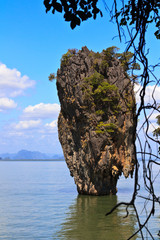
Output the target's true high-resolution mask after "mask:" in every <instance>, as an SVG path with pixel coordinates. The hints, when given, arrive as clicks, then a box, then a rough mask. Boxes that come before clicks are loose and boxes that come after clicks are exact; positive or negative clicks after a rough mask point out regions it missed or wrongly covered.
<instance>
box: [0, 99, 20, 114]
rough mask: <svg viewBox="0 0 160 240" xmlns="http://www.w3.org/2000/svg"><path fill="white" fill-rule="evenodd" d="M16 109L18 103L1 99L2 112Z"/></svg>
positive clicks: (0, 107) (0, 109)
mask: <svg viewBox="0 0 160 240" xmlns="http://www.w3.org/2000/svg"><path fill="white" fill-rule="evenodd" d="M16 107H17V103H15V102H14V101H13V100H12V99H9V98H0V112H2V111H4V110H8V109H13V108H16Z"/></svg>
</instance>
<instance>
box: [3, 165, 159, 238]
mask: <svg viewBox="0 0 160 240" xmlns="http://www.w3.org/2000/svg"><path fill="white" fill-rule="evenodd" d="M133 186H134V182H133V180H132V179H124V178H123V177H122V178H120V180H119V182H118V193H117V196H102V197H96V196H79V195H78V194H77V190H76V186H75V184H74V181H73V178H72V177H71V176H70V174H69V170H68V169H67V167H66V163H65V162H64V161H0V240H25V239H28V240H41V239H43V240H53V239H54V240H105V239H106V240H125V239H128V238H129V236H131V235H132V234H133V233H134V232H135V231H136V230H137V221H136V216H135V213H134V210H133V209H132V208H129V213H130V214H129V216H128V217H127V218H124V217H125V216H126V210H125V207H124V206H121V207H119V208H118V209H117V210H116V211H115V212H114V213H112V214H111V215H109V216H107V217H106V216H105V214H106V212H108V211H109V210H110V209H111V208H112V207H113V206H114V205H115V204H117V203H118V202H120V201H130V199H131V197H132V192H133ZM156 187H157V188H158V189H159V183H157V186H156ZM143 203H144V202H143ZM137 206H138V208H139V210H140V212H141V218H142V220H143V218H144V217H145V211H143V204H142V200H141V198H140V199H139V200H138V202H137ZM156 207H157V213H156V215H155V216H154V217H153V218H152V219H151V221H150V222H149V225H148V227H149V229H150V230H151V232H152V234H153V236H154V239H160V238H158V236H157V233H158V231H159V230H160V211H159V205H156ZM133 239H141V236H140V234H138V235H136V237H134V238H133ZM145 239H151V238H150V236H149V234H147V235H145Z"/></svg>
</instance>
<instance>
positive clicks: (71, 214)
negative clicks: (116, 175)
mask: <svg viewBox="0 0 160 240" xmlns="http://www.w3.org/2000/svg"><path fill="white" fill-rule="evenodd" d="M116 203H117V196H101V197H96V196H78V197H77V199H75V202H74V203H73V204H72V205H71V206H70V207H69V210H68V213H67V217H66V219H65V222H64V223H63V224H62V226H61V227H62V228H61V230H60V231H59V232H58V233H57V234H56V236H54V239H61V240H82V239H84V240H105V239H107V240H112V239H113V240H125V239H127V238H128V237H129V236H130V235H132V234H133V233H134V232H135V222H136V219H135V216H134V214H132V212H131V214H130V215H129V217H127V218H123V216H125V214H126V212H125V208H123V207H120V208H119V209H118V210H116V211H115V212H114V213H112V214H111V215H110V216H107V217H106V216H105V213H106V212H107V211H109V210H110V209H111V208H112V207H113V206H115V204H116ZM131 210H132V209H131ZM133 239H138V238H133Z"/></svg>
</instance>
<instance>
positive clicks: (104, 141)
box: [57, 47, 135, 195]
mask: <svg viewBox="0 0 160 240" xmlns="http://www.w3.org/2000/svg"><path fill="white" fill-rule="evenodd" d="M107 54H108V53H107V52H105V51H103V52H102V53H100V54H99V53H94V52H92V51H89V50H88V48H87V47H83V48H82V50H80V51H78V52H76V51H75V50H72V51H69V52H68V53H67V54H65V55H63V57H62V60H61V67H60V69H58V71H57V89H58V96H59V100H60V103H61V112H60V114H59V118H58V133H59V140H60V143H61V145H62V148H63V152H64V157H65V161H66V163H67V166H68V168H69V170H70V174H71V176H73V177H74V181H75V183H76V185H77V190H78V192H79V193H80V194H90V195H106V194H116V191H117V190H116V184H117V180H118V178H119V176H120V175H121V174H122V173H123V174H124V176H125V177H128V176H129V174H131V175H132V173H133V169H134V163H135V144H134V143H135V134H134V129H135V124H134V115H135V99H134V93H133V87H132V84H131V81H130V79H129V78H128V76H127V74H126V72H125V71H124V67H122V63H121V62H120V60H119V59H117V58H115V57H113V56H112V57H111V58H109V59H108V58H107Z"/></svg>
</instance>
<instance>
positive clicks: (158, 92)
mask: <svg viewBox="0 0 160 240" xmlns="http://www.w3.org/2000/svg"><path fill="white" fill-rule="evenodd" d="M141 89H142V87H141V86H140V85H139V84H135V87H134V91H135V93H136V102H137V103H140V96H139V94H140V91H141ZM153 91H154V94H153ZM152 94H153V97H154V99H155V100H156V102H157V103H160V86H156V88H155V85H152V86H147V87H146V92H145V98H144V99H145V103H146V104H147V103H150V104H152V103H153V98H152Z"/></svg>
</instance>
